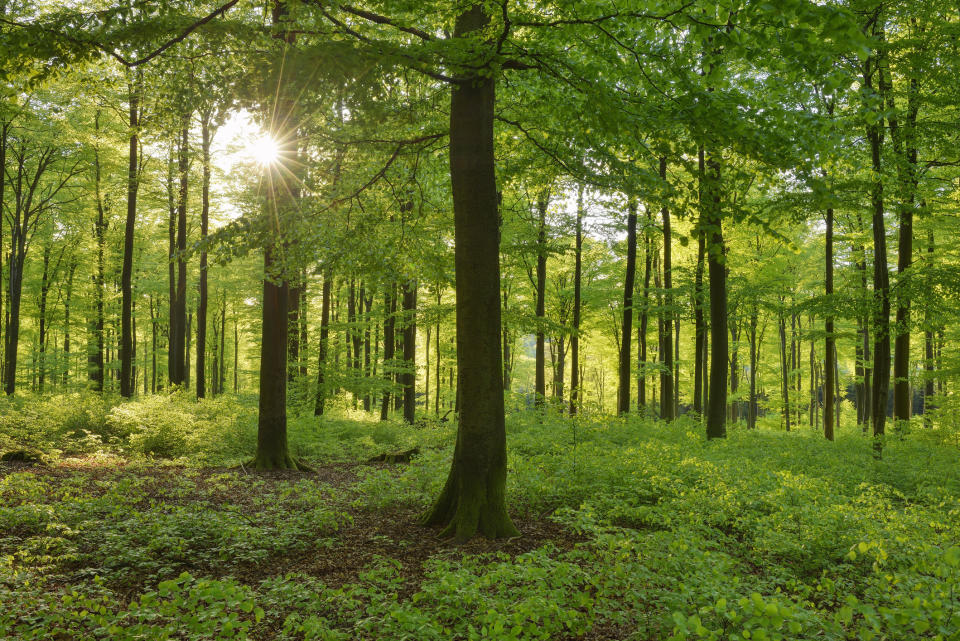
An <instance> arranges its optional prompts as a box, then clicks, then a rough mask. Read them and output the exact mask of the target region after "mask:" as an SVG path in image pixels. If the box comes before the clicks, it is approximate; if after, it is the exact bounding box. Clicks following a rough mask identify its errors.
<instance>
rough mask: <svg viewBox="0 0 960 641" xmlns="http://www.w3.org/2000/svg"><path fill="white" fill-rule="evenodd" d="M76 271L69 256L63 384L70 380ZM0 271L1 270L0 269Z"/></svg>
mask: <svg viewBox="0 0 960 641" xmlns="http://www.w3.org/2000/svg"><path fill="white" fill-rule="evenodd" d="M76 271H77V261H76V258H74V257H73V256H71V257H70V267H69V268H68V269H67V292H66V296H65V297H64V299H63V379H62V382H63V386H64V387H66V386H67V384H68V383H69V382H70V311H71V302H72V300H73V276H74V274H75V273H76ZM0 272H2V270H0Z"/></svg>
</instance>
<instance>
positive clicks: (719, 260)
mask: <svg viewBox="0 0 960 641" xmlns="http://www.w3.org/2000/svg"><path fill="white" fill-rule="evenodd" d="M706 165H707V176H708V182H707V184H708V185H709V190H708V193H707V194H705V196H706V200H707V203H706V205H707V206H706V210H705V211H706V212H707V220H706V222H707V228H706V229H705V230H704V233H705V235H706V237H707V268H708V275H709V286H710V348H711V352H710V393H709V395H708V399H707V400H708V403H709V405H708V407H707V438H724V437H726V435H727V424H726V420H727V268H726V248H725V246H724V241H723V216H722V211H721V208H720V162H719V160H717V159H716V158H715V157H714V156H713V154H712V153H710V154H708V155H707V158H706Z"/></svg>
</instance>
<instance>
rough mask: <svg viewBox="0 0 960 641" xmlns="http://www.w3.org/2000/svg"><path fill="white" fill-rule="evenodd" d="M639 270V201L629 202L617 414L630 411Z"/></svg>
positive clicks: (632, 200)
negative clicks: (635, 305) (636, 280)
mask: <svg viewBox="0 0 960 641" xmlns="http://www.w3.org/2000/svg"><path fill="white" fill-rule="evenodd" d="M636 272H637V202H636V201H635V200H634V199H633V197H631V198H630V199H629V201H628V202H627V269H626V273H625V274H624V278H623V322H622V324H621V333H620V335H621V343H620V385H619V393H618V395H617V414H626V413H627V412H629V411H630V342H631V341H632V340H633V336H632V333H633V288H634V280H635V278H636Z"/></svg>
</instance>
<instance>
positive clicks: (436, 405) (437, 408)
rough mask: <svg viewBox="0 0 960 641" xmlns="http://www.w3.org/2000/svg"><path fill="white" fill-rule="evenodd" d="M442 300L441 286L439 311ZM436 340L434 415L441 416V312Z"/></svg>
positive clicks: (438, 302)
mask: <svg viewBox="0 0 960 641" xmlns="http://www.w3.org/2000/svg"><path fill="white" fill-rule="evenodd" d="M442 298H443V290H442V289H441V288H440V286H437V309H438V310H439V308H440V303H441V301H442ZM434 340H435V341H436V343H435V346H436V352H437V367H436V373H435V376H436V388H437V395H436V398H435V399H434V400H433V412H434V414H437V415H439V414H440V315H439V311H438V313H437V331H436V333H435V334H434Z"/></svg>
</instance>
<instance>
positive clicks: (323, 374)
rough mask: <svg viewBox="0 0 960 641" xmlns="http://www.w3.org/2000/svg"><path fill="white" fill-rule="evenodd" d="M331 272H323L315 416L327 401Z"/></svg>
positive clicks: (320, 412)
mask: <svg viewBox="0 0 960 641" xmlns="http://www.w3.org/2000/svg"><path fill="white" fill-rule="evenodd" d="M330 278H331V277H330V271H329V270H326V271H324V272H323V303H322V306H321V308H320V345H319V346H318V347H317V354H318V357H317V395H316V398H315V400H314V404H313V415H314V416H321V415H322V414H323V410H324V405H325V402H326V399H327V390H326V384H327V380H326V378H327V343H328V341H329V340H330V292H331V289H332V287H331V283H330Z"/></svg>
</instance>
